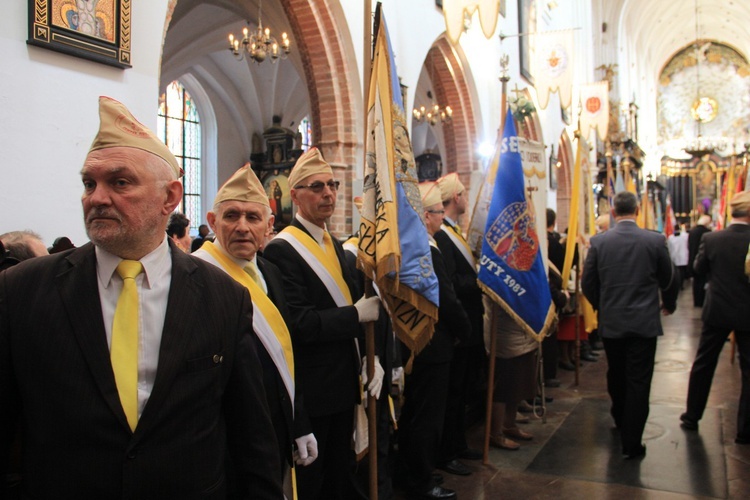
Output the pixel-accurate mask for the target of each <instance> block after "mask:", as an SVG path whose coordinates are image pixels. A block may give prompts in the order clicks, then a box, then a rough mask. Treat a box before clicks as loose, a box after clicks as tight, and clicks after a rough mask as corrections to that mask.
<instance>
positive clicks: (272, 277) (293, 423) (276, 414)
mask: <svg viewBox="0 0 750 500" xmlns="http://www.w3.org/2000/svg"><path fill="white" fill-rule="evenodd" d="M258 269H260V272H261V273H262V274H263V279H265V281H266V286H267V287H268V298H269V299H271V302H273V303H274V305H275V306H276V308H277V309H278V310H279V312H280V313H281V317H282V318H284V322H286V323H288V322H289V321H291V317H290V316H289V308H288V307H287V305H286V299H285V298H284V285H283V281H282V277H281V271H279V268H278V267H276V266H275V265H273V264H272V263H271V262H269V261H267V260H266V259H264V258H263V257H261V256H258ZM257 347H258V349H257V350H258V357H259V358H260V363H261V365H263V380H264V385H265V388H266V398H267V400H268V408H269V410H270V411H271V421H272V422H273V423H274V428H275V429H276V439H277V440H278V442H279V450H281V456H282V457H284V458H286V460H287V461H288V462H289V464H291V463H292V450H293V446H294V438H298V437H300V436H305V435H307V434H310V433H311V432H312V429H311V427H310V421H309V419H308V418H307V413H306V412H305V407H304V403H303V397H302V392H301V391H300V390H299V387H295V390H294V413H292V402H291V401H289V394H288V392H287V390H286V386H285V385H284V382H283V381H282V380H281V376H280V375H279V371H278V369H277V368H276V365H275V364H274V362H273V360H272V359H271V356H269V355H268V352H267V351H266V348H265V347H264V346H263V343H262V342H261V341H260V340H258V346H257Z"/></svg>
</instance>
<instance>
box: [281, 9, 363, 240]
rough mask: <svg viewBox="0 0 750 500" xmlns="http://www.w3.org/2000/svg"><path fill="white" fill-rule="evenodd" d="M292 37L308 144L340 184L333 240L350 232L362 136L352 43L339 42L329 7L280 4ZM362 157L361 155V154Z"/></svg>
mask: <svg viewBox="0 0 750 500" xmlns="http://www.w3.org/2000/svg"><path fill="white" fill-rule="evenodd" d="M280 3H281V5H282V6H283V8H284V12H285V13H286V16H287V18H288V19H289V23H290V24H291V27H292V32H293V33H294V39H295V43H296V47H297V50H299V55H300V58H301V60H302V67H303V69H304V78H305V81H306V82H307V85H308V89H309V93H310V110H311V113H312V116H311V121H312V127H313V131H312V132H313V133H312V136H313V142H314V144H315V145H316V146H317V147H318V148H319V149H320V150H321V152H322V153H323V156H324V157H325V159H326V161H328V162H329V163H330V164H331V166H333V168H334V175H335V176H336V177H337V178H338V179H339V180H341V181H343V182H342V186H341V187H342V188H341V189H340V190H339V193H338V197H337V207H336V212H335V213H334V215H333V217H332V218H331V221H330V227H331V230H332V231H333V232H334V234H336V235H337V236H344V235H347V234H350V233H351V232H352V204H351V203H349V200H351V199H352V178H353V170H354V168H353V167H354V165H356V164H357V153H358V150H360V149H359V148H361V143H362V137H360V136H361V135H362V134H359V133H358V131H359V130H360V127H359V126H358V124H357V120H356V117H357V116H358V112H357V109H358V107H357V106H358V105H357V103H358V101H361V100H362V96H361V95H360V91H359V90H358V89H359V82H356V81H352V80H353V79H352V78H351V77H350V75H352V74H353V73H354V74H356V71H352V68H351V65H352V64H354V62H353V61H349V60H347V58H346V56H345V48H346V45H345V44H347V43H351V40H346V39H343V38H342V37H341V30H338V29H337V28H336V26H337V21H336V19H335V13H334V12H333V10H332V9H331V7H330V5H329V4H328V2H310V1H309V0H280ZM360 152H361V150H360Z"/></svg>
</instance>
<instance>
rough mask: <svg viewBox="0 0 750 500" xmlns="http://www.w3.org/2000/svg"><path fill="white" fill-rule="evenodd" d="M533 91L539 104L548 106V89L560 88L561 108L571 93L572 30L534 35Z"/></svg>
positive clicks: (550, 90)
mask: <svg viewBox="0 0 750 500" xmlns="http://www.w3.org/2000/svg"><path fill="white" fill-rule="evenodd" d="M535 42H536V52H535V55H536V60H535V63H534V75H535V76H536V82H537V86H536V92H537V97H538V99H539V107H540V108H541V109H547V105H548V104H549V95H550V93H551V92H556V91H557V92H559V94H560V104H561V106H562V107H563V108H567V107H568V106H570V101H571V98H572V95H573V32H572V31H571V30H565V31H550V32H547V33H539V34H538V35H536V39H535Z"/></svg>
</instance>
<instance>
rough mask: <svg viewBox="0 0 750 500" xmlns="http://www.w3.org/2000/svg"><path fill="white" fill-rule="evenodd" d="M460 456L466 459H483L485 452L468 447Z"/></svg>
mask: <svg viewBox="0 0 750 500" xmlns="http://www.w3.org/2000/svg"><path fill="white" fill-rule="evenodd" d="M458 458H463V459H464V460H481V459H483V458H484V454H483V453H482V452H481V451H479V450H472V449H471V448H466V449H465V450H464V451H462V452H461V453H459V454H458Z"/></svg>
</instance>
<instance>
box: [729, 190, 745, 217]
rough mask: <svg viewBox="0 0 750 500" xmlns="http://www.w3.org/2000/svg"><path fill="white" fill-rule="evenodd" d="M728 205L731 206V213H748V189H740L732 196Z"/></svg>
mask: <svg viewBox="0 0 750 500" xmlns="http://www.w3.org/2000/svg"><path fill="white" fill-rule="evenodd" d="M729 206H730V207H731V208H732V213H733V214H734V213H744V214H745V215H750V191H741V192H739V193H737V194H736V195H734V196H732V201H730V202H729ZM740 217H744V216H740Z"/></svg>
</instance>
